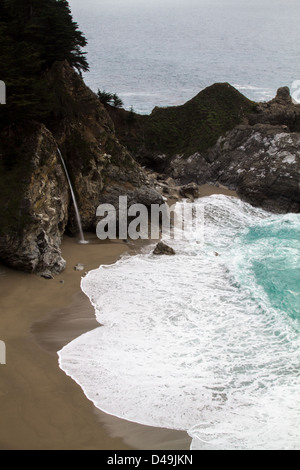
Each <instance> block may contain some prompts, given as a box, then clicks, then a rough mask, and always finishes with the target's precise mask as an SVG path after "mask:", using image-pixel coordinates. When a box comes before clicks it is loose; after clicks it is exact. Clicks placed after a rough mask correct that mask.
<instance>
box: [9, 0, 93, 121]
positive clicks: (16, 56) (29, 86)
mask: <svg viewBox="0 0 300 470" xmlns="http://www.w3.org/2000/svg"><path fill="white" fill-rule="evenodd" d="M0 44H1V48H0V64H1V67H0V80H3V81H4V82H5V84H6V90H7V104H6V105H5V106H1V107H0V127H4V126H5V125H8V124H11V123H13V124H14V123H16V122H20V121H24V120H28V119H41V118H43V117H44V116H47V115H48V114H49V113H51V110H52V101H53V100H52V98H53V97H52V94H51V91H50V90H49V88H48V84H47V80H46V78H45V73H46V72H47V70H49V69H50V68H51V66H52V65H53V64H54V63H55V62H56V61H64V60H67V61H68V62H69V64H70V65H71V66H72V67H74V68H76V69H77V70H78V71H81V70H84V71H86V70H88V64H87V61H86V58H85V53H84V52H82V50H81V48H82V47H84V46H85V45H86V44H87V42H86V39H85V37H84V36H83V34H82V33H81V32H80V31H79V30H78V26H77V24H76V23H75V22H74V21H73V20H72V16H71V12H70V8H69V5H68V2H67V1H66V0H1V3H0Z"/></svg>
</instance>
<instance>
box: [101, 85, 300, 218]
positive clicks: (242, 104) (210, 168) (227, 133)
mask: <svg viewBox="0 0 300 470" xmlns="http://www.w3.org/2000/svg"><path fill="white" fill-rule="evenodd" d="M216 102H218V105H216ZM109 112H110V114H111V116H112V118H113V119H114V122H115V124H116V130H117V134H118V135H119V137H120V139H122V141H124V142H125V141H127V144H128V145H129V146H130V148H131V150H132V152H133V154H134V155H135V157H136V159H137V160H138V161H141V162H143V164H146V165H147V166H148V167H149V168H151V169H153V170H155V171H158V172H159V173H162V174H163V175H165V180H167V178H168V177H170V176H171V177H172V178H173V179H174V180H175V183H176V184H177V185H182V184H188V183H192V182H194V183H197V184H204V183H214V184H216V183H221V184H224V185H226V186H228V187H229V188H230V189H234V190H236V191H237V192H238V194H239V195H240V197H241V198H243V199H244V200H246V201H248V202H250V203H251V204H253V205H256V206H260V207H263V208H266V209H268V210H271V211H275V212H289V211H291V212H299V211H300V105H298V104H294V103H293V102H292V99H291V97H290V92H289V89H288V88H287V87H283V88H280V89H279V90H278V92H277V95H276V97H275V98H274V99H273V100H271V101H269V102H266V103H252V102H250V101H249V100H247V99H246V98H245V97H242V95H240V93H239V92H238V91H237V90H235V89H234V88H233V87H230V86H229V85H228V84H217V85H214V86H212V87H209V89H206V90H204V91H203V92H201V93H199V94H198V95H197V97H195V98H194V99H193V100H191V101H189V102H188V103H187V104H186V105H183V106H179V107H177V108H176V109H174V107H172V108H170V109H169V108H161V109H160V110H154V112H153V113H152V115H151V116H149V117H142V118H141V119H140V118H139V117H138V116H134V118H135V124H134V125H132V124H131V125H130V126H129V125H128V124H126V123H127V122H128V116H127V119H126V120H125V119H124V117H123V120H121V119H120V116H118V117H117V116H116V111H112V110H109ZM187 112H188V116H190V120H189V119H187V117H186V113H187ZM170 114H171V115H172V116H174V115H176V119H177V126H178V125H179V124H180V130H179V131H178V136H179V137H177V138H176V137H175V136H174V135H173V133H172V129H173V128H174V122H173V120H172V118H171V117H170ZM157 116H159V121H157V120H156V119H157ZM153 122H155V123H156V124H157V123H158V122H160V123H163V125H162V129H161V130H159V126H158V127H156V126H154V124H153ZM124 123H125V124H126V125H125V124H124ZM153 126H154V127H155V128H156V129H157V130H156V133H155V140H154V143H152V147H153V145H154V147H155V148H153V150H152V151H151V145H149V143H148V141H147V138H145V136H149V132H150V130H149V129H152V130H153ZM168 126H169V131H168ZM170 128H171V129H170ZM180 136H181V137H182V138H180ZM183 136H185V140H184V138H183ZM168 139H172V146H171V144H169V145H168Z"/></svg>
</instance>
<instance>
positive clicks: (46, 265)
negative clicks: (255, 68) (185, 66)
mask: <svg viewBox="0 0 300 470" xmlns="http://www.w3.org/2000/svg"><path fill="white" fill-rule="evenodd" d="M47 82H48V86H49V89H50V90H51V92H52V94H53V96H54V99H55V100H56V102H57V109H58V112H57V115H55V114H54V115H53V114H52V115H51V118H50V117H49V118H47V119H44V120H43V121H42V122H37V121H28V122H27V123H26V124H22V126H20V125H16V126H8V127H7V128H5V127H4V128H3V129H2V130H1V136H0V157H1V160H0V166H1V177H0V178H1V186H0V200H1V201H0V202H1V209H0V227H1V228H0V259H1V261H2V262H4V263H5V264H7V265H8V266H10V267H12V268H16V269H20V270H23V271H26V272H36V273H45V272H49V273H50V274H55V273H59V272H61V271H62V270H63V269H64V268H65V261H64V259H63V258H62V255H61V251H60V245H61V240H62V237H63V235H64V234H65V233H68V234H70V235H75V233H76V230H77V226H76V219H75V213H74V206H73V203H72V199H71V196H70V189H69V187H68V183H67V180H66V175H65V173H64V170H63V167H62V164H61V161H60V157H59V154H58V148H59V149H60V151H61V153H62V155H63V158H64V160H65V163H66V166H67V168H68V171H69V174H70V178H71V180H72V184H73V188H74V191H75V194H76V199H77V203H78V207H79V211H80V216H81V220H82V226H83V229H84V230H86V231H95V227H96V223H97V218H96V209H97V207H98V206H99V204H101V203H111V204H113V205H115V206H117V201H118V197H119V196H121V195H122V196H124V195H127V196H128V202H129V205H130V204H134V203H142V204H145V205H146V206H150V205H151V204H153V203H156V204H157V203H162V201H163V199H162V196H163V195H169V196H170V195H171V196H172V195H174V196H175V197H176V194H177V195H178V196H179V197H189V198H191V199H193V198H195V197H197V196H198V194H199V192H198V186H199V185H201V184H207V183H209V184H214V185H219V184H221V185H225V186H227V187H228V188H230V189H233V190H235V191H236V192H237V193H238V195H239V196H240V197H241V198H242V199H244V200H246V201H248V202H250V203H251V204H253V205H256V206H260V207H263V208H265V209H268V210H271V211H275V212H299V210H300V176H299V175H300V106H299V105H297V104H294V103H293V102H292V100H291V97H290V94H289V90H288V88H281V89H279V90H278V93H277V96H276V97H275V98H274V99H273V100H271V101H270V102H268V103H253V102H251V101H250V100H248V99H247V98H246V97H244V96H243V95H241V94H240V93H239V92H238V91H237V90H235V89H234V88H233V87H232V86H230V85H229V84H227V83H224V84H215V85H213V86H211V87H209V88H207V89H205V90H203V91H202V92H200V93H199V94H198V95H197V96H196V97H195V98H193V99H192V100H190V101H189V102H188V103H186V104H185V105H182V106H177V107H167V108H155V109H154V110H153V112H152V113H151V115H149V116H142V115H138V114H136V113H134V112H133V111H130V112H128V111H125V110H124V109H118V108H113V107H111V106H109V105H103V104H102V103H101V102H100V100H99V98H98V96H97V95H96V94H94V93H93V92H92V91H91V90H90V89H89V88H88V87H87V86H86V85H85V83H84V81H83V80H82V78H81V76H80V75H79V74H78V73H77V72H75V70H74V68H72V67H71V66H70V65H69V64H68V62H67V61H63V62H56V63H55V64H54V65H53V66H52V68H51V70H50V71H49V72H48V73H47ZM175 189H176V191H177V193H176V191H175Z"/></svg>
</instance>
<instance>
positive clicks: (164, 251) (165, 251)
mask: <svg viewBox="0 0 300 470" xmlns="http://www.w3.org/2000/svg"><path fill="white" fill-rule="evenodd" d="M153 254H154V255H168V256H172V255H175V254H176V253H175V251H174V250H173V248H172V247H171V246H169V245H166V243H163V242H159V243H157V245H156V247H155V248H154V250H153Z"/></svg>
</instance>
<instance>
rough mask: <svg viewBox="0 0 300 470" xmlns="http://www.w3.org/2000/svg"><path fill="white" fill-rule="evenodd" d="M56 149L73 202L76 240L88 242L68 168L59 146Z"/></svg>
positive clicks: (82, 242) (83, 242)
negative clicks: (77, 233)
mask: <svg viewBox="0 0 300 470" xmlns="http://www.w3.org/2000/svg"><path fill="white" fill-rule="evenodd" d="M57 151H58V154H59V156H60V159H61V162H62V165H63V167H64V170H65V174H66V177H67V180H68V183H69V187H70V191H71V195H72V199H73V204H74V208H75V215H76V221H77V225H78V230H79V240H78V241H79V243H81V244H85V243H88V242H87V241H86V240H85V238H84V235H83V230H82V225H81V219H80V214H79V210H78V206H77V202H76V197H75V193H74V190H73V187H72V183H71V180H70V177H69V173H68V170H67V167H66V164H65V161H64V159H63V156H62V154H61V151H60V150H59V148H57Z"/></svg>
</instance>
